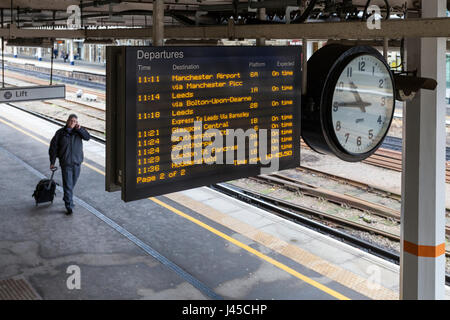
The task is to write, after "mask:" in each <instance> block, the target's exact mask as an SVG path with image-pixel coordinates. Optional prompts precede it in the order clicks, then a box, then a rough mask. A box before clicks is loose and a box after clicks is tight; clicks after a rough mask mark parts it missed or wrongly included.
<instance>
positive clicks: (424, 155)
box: [400, 0, 446, 299]
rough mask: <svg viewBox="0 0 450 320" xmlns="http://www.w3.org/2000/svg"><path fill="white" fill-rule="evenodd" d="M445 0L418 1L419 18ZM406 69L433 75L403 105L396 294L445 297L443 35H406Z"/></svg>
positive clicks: (433, 13)
mask: <svg viewBox="0 0 450 320" xmlns="http://www.w3.org/2000/svg"><path fill="white" fill-rule="evenodd" d="M445 14H446V0H426V1H422V15H423V17H439V16H440V17H442V16H445ZM406 49H407V63H408V70H411V71H412V70H417V71H418V76H422V77H430V78H433V79H436V80H437V82H438V87H437V88H436V90H435V91H427V90H420V91H419V93H418V94H417V96H416V97H415V99H414V100H413V101H412V102H409V103H407V105H406V108H405V110H404V123H403V173H402V220H401V258H400V298H401V299H444V298H445V286H444V284H445V161H446V160H445V147H446V131H445V120H446V106H445V86H446V79H445V49H446V40H445V38H420V39H419V38H414V39H412V38H409V39H407V45H406Z"/></svg>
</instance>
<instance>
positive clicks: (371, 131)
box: [369, 129, 373, 140]
mask: <svg viewBox="0 0 450 320" xmlns="http://www.w3.org/2000/svg"><path fill="white" fill-rule="evenodd" d="M369 139H370V140H372V139H373V129H371V130H369Z"/></svg>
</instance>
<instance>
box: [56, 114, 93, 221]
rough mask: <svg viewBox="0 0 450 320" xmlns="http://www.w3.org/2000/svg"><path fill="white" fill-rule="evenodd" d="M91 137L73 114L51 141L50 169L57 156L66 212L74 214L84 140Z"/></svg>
mask: <svg viewBox="0 0 450 320" xmlns="http://www.w3.org/2000/svg"><path fill="white" fill-rule="evenodd" d="M90 138H91V136H90V135H89V132H87V130H86V129H84V128H82V127H81V126H80V125H79V124H78V117H77V116H76V115H75V114H71V115H70V116H69V118H68V119H67V122H66V125H65V126H64V128H61V129H59V130H58V131H56V133H55V136H54V137H53V139H52V141H51V142H50V148H49V150H48V153H49V155H50V169H52V168H54V167H55V162H56V158H57V157H58V159H59V164H60V166H61V171H62V179H63V189H64V197H63V200H64V204H65V206H66V209H67V213H66V214H72V210H73V207H74V205H73V188H74V187H75V184H76V183H77V180H78V177H79V175H80V165H81V163H82V162H83V140H86V141H88V140H89V139H90Z"/></svg>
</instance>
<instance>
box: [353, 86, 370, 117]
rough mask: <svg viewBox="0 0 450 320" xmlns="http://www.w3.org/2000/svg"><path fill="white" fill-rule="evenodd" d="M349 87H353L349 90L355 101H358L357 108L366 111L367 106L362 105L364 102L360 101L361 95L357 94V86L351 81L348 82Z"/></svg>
mask: <svg viewBox="0 0 450 320" xmlns="http://www.w3.org/2000/svg"><path fill="white" fill-rule="evenodd" d="M350 87H351V88H352V89H353V90H351V93H353V95H354V96H355V99H356V101H357V102H359V103H360V105H359V108H360V109H361V111H362V112H364V113H366V107H368V106H366V105H363V104H364V102H363V101H362V99H361V96H360V95H359V92H358V91H357V90H358V87H357V86H356V85H355V83H354V82H353V81H352V82H350Z"/></svg>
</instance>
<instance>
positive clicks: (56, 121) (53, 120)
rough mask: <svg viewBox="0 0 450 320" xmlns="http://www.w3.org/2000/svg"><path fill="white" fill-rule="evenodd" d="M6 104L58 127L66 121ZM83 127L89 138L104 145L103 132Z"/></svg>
mask: <svg viewBox="0 0 450 320" xmlns="http://www.w3.org/2000/svg"><path fill="white" fill-rule="evenodd" d="M6 104H7V105H9V106H11V107H13V108H16V109H19V110H21V111H23V112H26V113H29V114H31V115H33V116H35V117H38V118H40V119H44V120H47V121H49V122H51V123H54V124H57V125H59V126H64V125H65V123H66V119H62V118H60V117H55V116H49V115H45V114H42V113H38V112H34V111H31V110H28V109H25V108H23V107H20V106H18V105H15V104H12V103H6ZM83 127H84V128H86V129H87V130H88V131H90V133H91V138H93V139H94V140H96V141H98V142H102V143H105V138H103V137H104V136H105V133H104V132H103V131H101V130H98V129H95V128H90V127H88V126H85V125H83ZM92 133H94V134H92Z"/></svg>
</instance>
